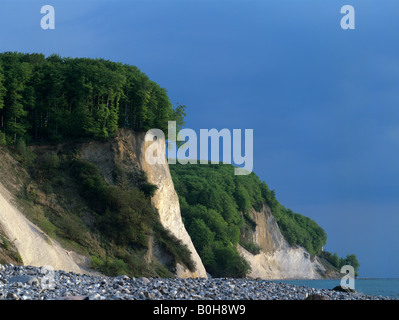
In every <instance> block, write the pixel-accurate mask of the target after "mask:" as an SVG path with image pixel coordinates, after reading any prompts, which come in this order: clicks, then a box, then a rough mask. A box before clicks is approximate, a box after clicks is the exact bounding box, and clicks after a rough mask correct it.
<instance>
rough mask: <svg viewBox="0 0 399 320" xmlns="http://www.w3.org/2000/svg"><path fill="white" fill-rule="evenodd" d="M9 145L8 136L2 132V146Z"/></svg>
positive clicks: (0, 141)
mask: <svg viewBox="0 0 399 320" xmlns="http://www.w3.org/2000/svg"><path fill="white" fill-rule="evenodd" d="M6 144H7V140H6V135H5V134H4V132H1V131H0V146H5V145H6Z"/></svg>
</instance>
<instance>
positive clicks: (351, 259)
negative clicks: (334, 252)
mask: <svg viewBox="0 0 399 320" xmlns="http://www.w3.org/2000/svg"><path fill="white" fill-rule="evenodd" d="M345 265H350V266H352V267H353V269H355V275H356V276H358V273H357V271H358V270H359V267H360V263H359V261H358V260H357V257H356V255H354V254H348V255H347V256H346V258H340V259H339V266H340V267H342V266H345Z"/></svg>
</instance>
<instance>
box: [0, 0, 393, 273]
mask: <svg viewBox="0 0 399 320" xmlns="http://www.w3.org/2000/svg"><path fill="white" fill-rule="evenodd" d="M43 5H53V6H54V8H55V19H56V25H55V27H56V28H55V30H42V29H41V27H40V20H41V17H42V16H43V15H41V14H40V9H41V7H42V6H43ZM343 5H352V6H353V7H354V8H355V14H356V16H355V17H356V20H355V23H356V25H355V26H356V29H355V30H343V29H342V28H341V26H340V20H341V18H342V17H343V15H342V14H341V13H340V10H341V7H342V6H343ZM398 17H399V2H398V1H397V0H361V1H360V0H345V1H340V0H330V1H322V0H302V1H300V0H212V1H209V0H157V1H155V0H96V1H94V0H85V1H82V0H79V1H78V0H52V1H51V0H1V2H0V51H1V52H3V51H20V52H29V53H32V52H40V53H44V54H46V55H49V54H52V53H58V54H59V55H61V56H64V57H91V58H105V59H109V60H113V61H120V62H123V63H128V64H133V65H136V66H137V67H139V68H140V69H141V70H142V71H143V72H144V73H146V74H147V75H148V76H149V77H150V78H151V79H152V80H154V81H155V82H157V83H159V84H160V85H161V86H162V87H164V88H166V89H167V90H168V93H169V97H170V99H171V102H172V103H174V104H175V103H177V102H179V103H181V104H185V105H187V106H188V110H187V111H188V117H187V119H186V126H187V127H189V128H192V129H195V130H199V129H201V128H204V129H211V128H216V129H219V130H220V129H223V128H228V129H253V130H254V171H255V173H256V174H257V175H258V176H259V177H260V179H261V180H264V181H265V182H266V183H267V184H268V186H269V187H270V188H271V189H274V190H275V191H276V194H277V198H278V200H279V201H280V202H281V203H282V204H283V205H284V206H286V207H287V208H290V209H292V210H293V211H294V212H298V213H301V214H303V215H305V216H309V217H311V218H312V219H314V220H316V222H318V223H319V224H320V225H321V226H322V227H323V228H324V229H325V230H326V232H327V234H328V241H327V245H326V249H327V250H328V251H331V252H337V253H338V255H340V256H345V255H346V254H348V253H355V254H356V255H357V257H358V259H359V261H360V263H361V268H360V270H359V274H360V276H361V277H399V19H398Z"/></svg>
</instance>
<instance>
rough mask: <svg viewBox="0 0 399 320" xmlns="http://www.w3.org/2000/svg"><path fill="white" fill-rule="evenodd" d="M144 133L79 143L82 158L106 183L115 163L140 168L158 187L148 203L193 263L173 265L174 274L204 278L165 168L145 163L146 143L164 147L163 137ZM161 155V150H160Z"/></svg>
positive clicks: (124, 132)
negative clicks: (151, 137) (191, 265)
mask: <svg viewBox="0 0 399 320" xmlns="http://www.w3.org/2000/svg"><path fill="white" fill-rule="evenodd" d="M145 136H146V133H144V132H133V131H131V130H120V131H119V132H118V135H117V137H116V138H115V139H109V140H108V141H107V142H104V143H101V142H97V141H92V142H89V143H87V144H85V145H83V146H82V148H81V150H82V157H83V159H86V160H89V161H91V162H93V163H95V164H96V165H97V166H98V167H99V168H100V170H101V171H102V173H103V175H104V177H105V179H106V180H108V182H110V183H112V182H113V176H112V169H113V168H114V167H115V165H118V166H120V167H121V168H122V169H123V170H124V171H125V172H131V173H132V175H133V174H134V170H135V168H138V169H140V170H143V171H144V172H145V173H146V174H147V178H148V182H150V183H152V184H154V185H156V186H157V187H158V189H157V191H156V193H155V195H154V196H153V197H152V203H153V205H154V207H155V208H156V209H157V210H158V213H159V217H160V221H161V223H162V225H163V226H164V227H165V228H166V229H167V230H169V231H170V232H171V233H172V234H173V235H174V236H175V237H176V238H178V239H180V240H181V241H182V242H183V244H185V245H187V247H188V249H189V250H190V251H191V258H192V260H193V261H194V262H195V265H196V269H195V271H194V272H191V271H189V270H187V269H186V268H184V267H183V266H182V265H180V264H177V268H176V275H177V276H178V277H182V278H185V277H205V278H206V277H207V275H206V271H205V268H204V266H203V264H202V261H201V259H200V257H199V255H198V253H197V251H196V250H195V248H194V245H193V243H192V241H191V238H190V236H189V234H188V233H187V231H186V228H185V227H184V224H183V221H182V218H181V214H180V205H179V198H178V196H177V194H176V191H175V189H174V186H173V181H172V178H171V176H170V172H169V167H168V164H167V162H166V158H165V161H164V164H149V163H148V162H147V161H146V159H145V152H146V149H147V147H148V146H149V145H151V144H153V143H154V144H157V149H159V150H165V149H166V142H165V140H164V139H158V140H156V141H153V140H151V141H149V142H146V141H145ZM164 154H165V153H164Z"/></svg>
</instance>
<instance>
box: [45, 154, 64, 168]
mask: <svg viewBox="0 0 399 320" xmlns="http://www.w3.org/2000/svg"><path fill="white" fill-rule="evenodd" d="M44 165H45V166H46V167H47V168H49V169H57V168H59V166H60V158H59V157H58V155H57V153H55V152H51V153H49V154H47V155H46V158H45V160H44Z"/></svg>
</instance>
